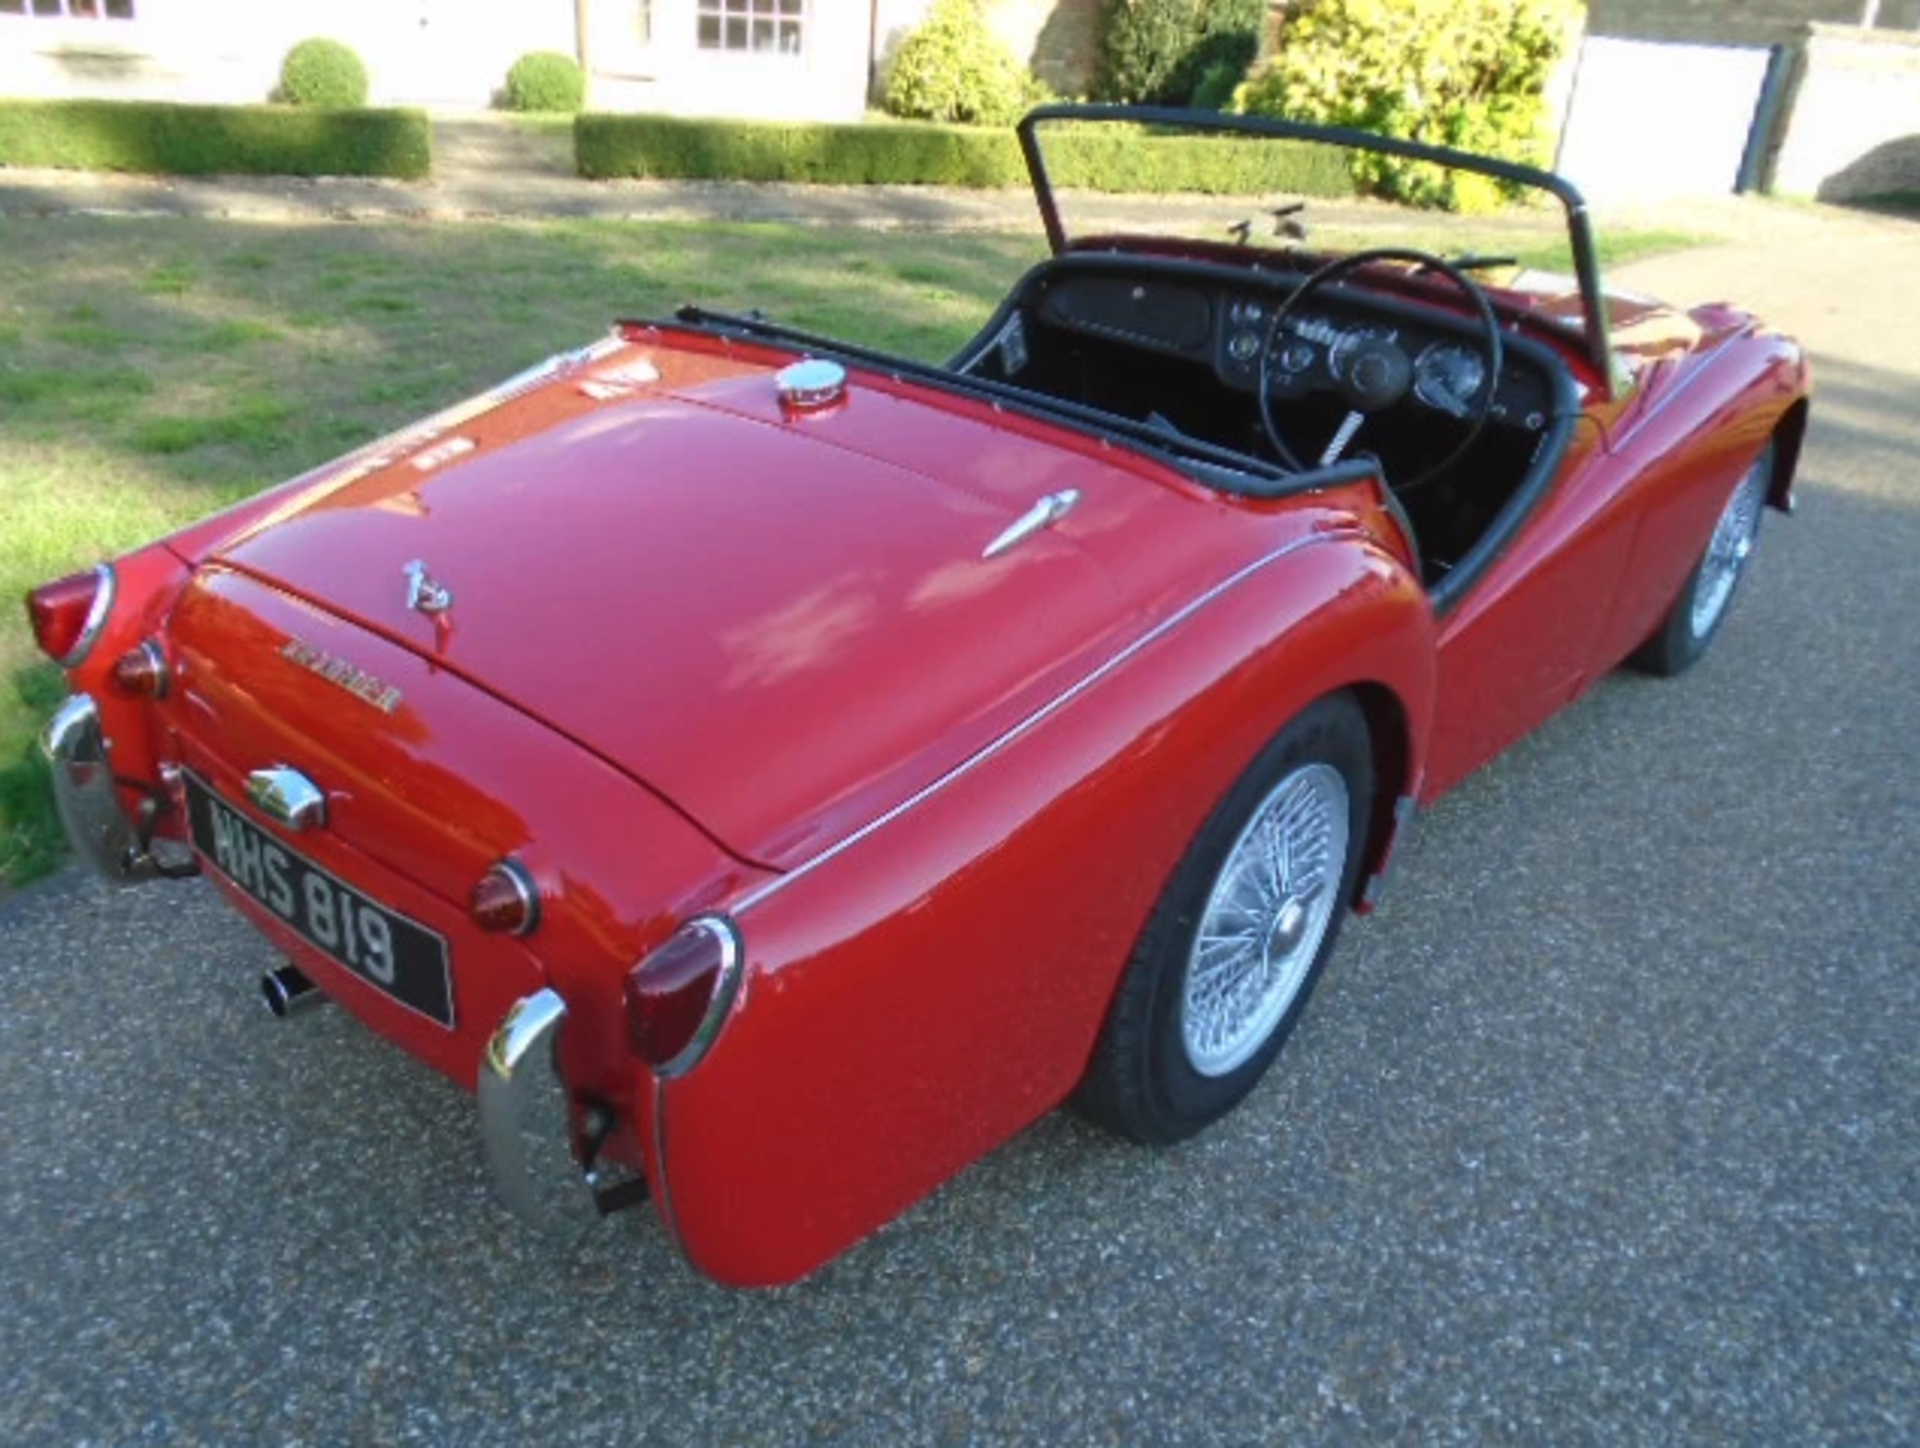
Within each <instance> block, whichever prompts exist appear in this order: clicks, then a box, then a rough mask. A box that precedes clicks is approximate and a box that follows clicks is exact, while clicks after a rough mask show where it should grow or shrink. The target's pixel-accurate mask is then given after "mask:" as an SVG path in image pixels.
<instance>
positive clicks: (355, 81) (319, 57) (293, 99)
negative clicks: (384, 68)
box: [278, 39, 367, 106]
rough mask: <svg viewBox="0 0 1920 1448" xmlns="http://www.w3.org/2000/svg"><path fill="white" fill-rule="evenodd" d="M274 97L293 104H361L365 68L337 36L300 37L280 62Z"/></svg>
mask: <svg viewBox="0 0 1920 1448" xmlns="http://www.w3.org/2000/svg"><path fill="white" fill-rule="evenodd" d="M278 98H279V99H280V100H283V101H285V102H286V103H287V104H288V105H294V106H364V105H365V104H366V103H367V68H366V67H365V66H364V65H362V64H361V63H360V57H359V56H357V55H355V54H354V53H353V50H352V49H351V47H349V46H345V45H342V44H341V43H340V42H339V41H337V40H320V39H315V40H303V41H301V42H300V43H299V44H298V45H296V46H294V48H293V49H292V50H289V51H288V52H287V58H286V59H285V60H284V61H282V62H281V64H280V90H279V97H278Z"/></svg>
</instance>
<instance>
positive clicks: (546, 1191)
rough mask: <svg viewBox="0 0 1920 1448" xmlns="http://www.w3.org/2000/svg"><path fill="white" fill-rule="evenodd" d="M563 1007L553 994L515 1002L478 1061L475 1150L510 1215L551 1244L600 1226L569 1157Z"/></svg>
mask: <svg viewBox="0 0 1920 1448" xmlns="http://www.w3.org/2000/svg"><path fill="white" fill-rule="evenodd" d="M566 1023H567V1007H566V1003H565V1002H564V1001H562V1000H561V999H560V997H559V995H558V994H557V993H555V992H554V991H553V990H551V989H547V990H538V991H535V992H534V993H533V994H532V995H530V996H524V997H522V998H521V999H520V1000H518V1001H516V1002H514V1004H513V1008H512V1009H511V1010H509V1011H508V1012H507V1014H506V1016H505V1017H504V1018H503V1019H502V1020H501V1022H500V1025H499V1028H498V1029H496V1030H495V1031H494V1033H493V1038H492V1039H491V1040H489V1041H488V1042H487V1049H486V1054H485V1055H483V1056H482V1057H481V1058H480V1087H479V1095H480V1143H481V1148H482V1150H483V1151H484V1152H485V1154H486V1159H487V1174H488V1175H489V1176H490V1177H492V1179H493V1189H494V1191H496V1192H497V1193H499V1195H500V1200H501V1201H503V1202H504V1203H506V1205H507V1208H508V1210H510V1211H511V1212H512V1213H513V1214H514V1215H515V1216H517V1217H519V1218H520V1219H521V1220H522V1221H524V1222H526V1223H528V1224H529V1225H531V1226H534V1227H537V1228H539V1229H540V1230H541V1231H543V1232H545V1233H547V1234H548V1235H550V1236H555V1237H572V1236H574V1235H576V1234H578V1233H579V1232H580V1231H582V1230H583V1229H584V1228H586V1227H587V1226H589V1225H591V1224H592V1223H594V1222H596V1221H598V1220H599V1219H600V1214H601V1209H600V1206H599V1204H598V1203H597V1202H596V1201H595V1199H594V1188H593V1183H592V1180H591V1179H590V1178H589V1177H588V1175H587V1173H586V1172H585V1171H584V1170H583V1169H582V1167H581V1163H580V1161H579V1160H578V1158H576V1157H575V1155H574V1151H573V1137H574V1130H573V1109H572V1101H571V1098H570V1097H569V1094H568V1092H567V1087H566V1083H565V1082H564V1081H562V1080H561V1077H560V1065H559V1059H558V1056H557V1054H556V1053H557V1051H558V1048H559V1044H560V1032H561V1030H562V1029H563V1028H564V1027H565V1026H566Z"/></svg>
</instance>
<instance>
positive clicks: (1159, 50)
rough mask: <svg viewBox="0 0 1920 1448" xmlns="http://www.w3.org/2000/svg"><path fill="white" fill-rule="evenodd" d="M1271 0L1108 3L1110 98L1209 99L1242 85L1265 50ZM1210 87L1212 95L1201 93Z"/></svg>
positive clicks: (1104, 84) (1103, 83)
mask: <svg viewBox="0 0 1920 1448" xmlns="http://www.w3.org/2000/svg"><path fill="white" fill-rule="evenodd" d="M1266 15H1267V0H1106V3H1105V5H1104V7H1103V8H1102V10H1101V13H1100V32H1099V35H1100V40H1099V44H1100V74H1099V81H1098V91H1099V94H1100V97H1101V98H1102V99H1103V100H1110V101H1128V102H1138V103H1142V104H1147V105H1168V106H1184V105H1189V104H1204V103H1206V102H1207V101H1208V100H1209V99H1211V100H1213V101H1214V102H1215V104H1216V105H1217V101H1218V98H1219V97H1220V96H1221V95H1222V94H1224V93H1225V92H1227V91H1230V90H1231V89H1232V87H1233V86H1236V85H1238V84H1239V83H1240V80H1241V79H1242V77H1244V76H1245V75H1246V73H1247V68H1248V67H1249V66H1251V65H1252V64H1253V60H1254V57H1255V56H1256V55H1257V54H1259V51H1260V31H1261V27H1262V26H1263V25H1264V24H1265V23H1266ZM1203 87H1204V88H1205V90H1206V92H1207V94H1206V95H1205V96H1201V95H1199V94H1198V93H1199V92H1200V91H1201V90H1202V88H1203Z"/></svg>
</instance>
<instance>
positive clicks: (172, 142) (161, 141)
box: [0, 100, 432, 181]
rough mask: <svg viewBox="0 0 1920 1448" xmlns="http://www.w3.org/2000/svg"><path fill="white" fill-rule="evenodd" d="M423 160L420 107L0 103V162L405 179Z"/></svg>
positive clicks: (421, 169)
mask: <svg viewBox="0 0 1920 1448" xmlns="http://www.w3.org/2000/svg"><path fill="white" fill-rule="evenodd" d="M431 154H432V152H431V142H430V136H429V131H428V127H427V116H426V112H425V111H415V110H289V109H288V108H286V107H285V106H179V105H169V104H164V103H162V102H159V101H25V100H0V166H52V167H63V168H66V169H69V170H79V171H139V172H144V173H148V174H151V175H159V176H217V175H252V176H393V177H398V178H400V179H401V180H408V181H412V180H418V179H419V178H420V177H422V176H425V175H426V174H427V171H428V167H429V160H430V157H431Z"/></svg>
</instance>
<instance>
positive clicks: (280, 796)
mask: <svg viewBox="0 0 1920 1448" xmlns="http://www.w3.org/2000/svg"><path fill="white" fill-rule="evenodd" d="M247 800H248V802H249V803H250V804H252V805H253V807H254V808H255V809H257V810H259V811H260V813H261V814H263V815H265V816H266V817H267V818H268V819H270V820H276V821H278V822H279V823H280V824H282V825H285V826H286V827H287V828H288V829H289V830H291V831H292V832H293V833H295V834H299V833H300V832H301V831H302V830H307V829H318V828H320V827H321V826H322V825H324V824H326V822H327V797H326V795H324V794H322V793H321V792H320V786H319V785H317V784H315V783H314V782H313V781H312V780H310V779H308V778H307V777H306V775H304V774H302V773H301V772H300V771H299V770H297V769H294V768H292V767H291V766H290V765H285V764H276V765H273V766H272V767H271V768H268V769H256V770H254V771H253V772H252V773H251V774H249V775H248V776H247Z"/></svg>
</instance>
